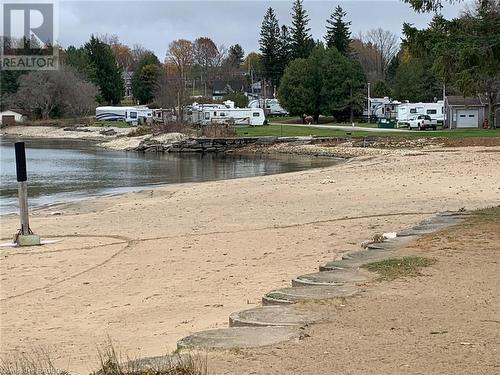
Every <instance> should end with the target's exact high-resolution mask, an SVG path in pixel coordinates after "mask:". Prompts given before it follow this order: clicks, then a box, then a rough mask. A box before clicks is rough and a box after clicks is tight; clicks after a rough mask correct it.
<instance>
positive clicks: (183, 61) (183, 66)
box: [166, 39, 193, 119]
mask: <svg viewBox="0 0 500 375" xmlns="http://www.w3.org/2000/svg"><path fill="white" fill-rule="evenodd" d="M166 60H167V64H166V65H167V68H168V67H169V66H170V67H171V68H173V69H171V70H173V74H172V75H171V77H172V78H174V79H176V80H175V81H176V82H175V83H176V86H177V116H178V118H180V119H182V103H183V102H184V99H185V96H186V83H187V81H188V78H189V74H190V72H191V68H192V66H193V43H191V42H190V41H189V40H186V39H178V40H175V41H173V42H172V43H170V45H169V48H168V51H167V59H166ZM174 75H175V76H174Z"/></svg>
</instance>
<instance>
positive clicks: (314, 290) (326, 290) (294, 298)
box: [262, 284, 359, 306]
mask: <svg viewBox="0 0 500 375" xmlns="http://www.w3.org/2000/svg"><path fill="white" fill-rule="evenodd" d="M357 292H359V288H358V287H356V286H355V285H351V284H345V285H341V286H298V287H292V288H283V289H277V290H273V291H271V292H269V293H267V294H266V295H264V297H262V304H263V305H264V306H267V305H290V304H293V303H297V302H301V301H309V300H323V299H332V298H338V297H349V296H352V295H354V294H356V293H357Z"/></svg>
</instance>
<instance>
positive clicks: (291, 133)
mask: <svg viewBox="0 0 500 375" xmlns="http://www.w3.org/2000/svg"><path fill="white" fill-rule="evenodd" d="M236 133H237V134H238V136H240V137H265V136H275V137H280V136H283V137H299V136H310V135H312V136H317V137H403V138H426V137H429V138H431V137H440V138H478V137H500V130H482V129H473V130H438V131H417V130H415V131H411V132H368V131H355V130H350V129H346V130H343V129H342V130H338V129H326V128H325V129H321V128H315V127H299V126H288V125H268V126H256V127H243V128H237V129H236Z"/></svg>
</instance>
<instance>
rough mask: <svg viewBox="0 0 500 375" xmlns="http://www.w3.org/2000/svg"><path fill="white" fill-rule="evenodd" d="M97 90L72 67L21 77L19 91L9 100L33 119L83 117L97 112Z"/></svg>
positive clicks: (32, 73)
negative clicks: (62, 116)
mask: <svg viewBox="0 0 500 375" xmlns="http://www.w3.org/2000/svg"><path fill="white" fill-rule="evenodd" d="M97 92H98V91H97V88H96V87H95V86H94V84H92V83H90V82H87V81H85V80H84V79H82V78H81V77H80V76H79V75H78V73H76V71H75V70H74V69H73V68H70V67H68V66H63V67H61V69H59V70H40V71H32V72H30V73H28V74H25V75H23V76H21V77H20V78H19V88H18V90H17V92H16V93H15V94H13V95H12V96H10V97H9V98H8V101H9V103H10V104H11V105H12V107H14V108H17V109H20V110H22V111H24V112H27V113H28V114H29V115H30V117H32V118H39V117H41V118H42V119H48V118H49V117H51V116H52V115H53V114H54V113H57V114H61V115H64V116H84V115H88V114H89V113H91V112H93V111H94V110H95V105H96V100H95V98H96V95H97Z"/></svg>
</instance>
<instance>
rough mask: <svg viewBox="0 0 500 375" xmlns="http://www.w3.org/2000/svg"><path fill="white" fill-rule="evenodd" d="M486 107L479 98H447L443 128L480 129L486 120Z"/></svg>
mask: <svg viewBox="0 0 500 375" xmlns="http://www.w3.org/2000/svg"><path fill="white" fill-rule="evenodd" d="M487 110H488V109H487V105H486V103H483V102H482V101H481V99H480V98H479V97H463V96H459V95H458V96H447V97H446V99H445V104H444V111H445V114H446V117H445V126H446V127H447V128H450V129H457V128H459V129H463V128H475V129H477V128H482V127H483V124H484V121H485V119H487V118H488V112H487Z"/></svg>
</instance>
